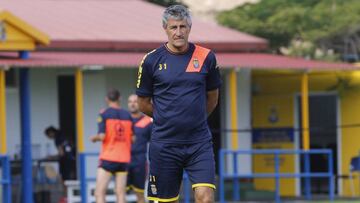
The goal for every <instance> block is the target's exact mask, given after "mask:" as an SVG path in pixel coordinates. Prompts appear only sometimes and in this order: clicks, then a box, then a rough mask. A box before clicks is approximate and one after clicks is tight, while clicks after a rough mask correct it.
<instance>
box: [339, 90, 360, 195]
mask: <svg viewBox="0 0 360 203" xmlns="http://www.w3.org/2000/svg"><path fill="white" fill-rule="evenodd" d="M341 109H342V112H341V118H342V119H341V120H342V125H352V124H360V91H359V90H354V91H348V92H346V93H345V94H344V95H343V96H342V99H341ZM341 134H342V143H341V148H342V152H343V153H342V156H341V159H342V165H341V168H342V171H343V174H348V171H349V163H350V160H351V158H352V157H354V156H357V155H359V151H360V127H352V128H350V127H349V128H343V129H342V130H341ZM358 180H359V179H357V178H356V179H354V187H355V188H354V191H355V195H360V193H359V190H360V188H359V181H358ZM350 183H351V182H350V181H349V179H344V180H343V190H344V196H351V195H352V194H351V189H350Z"/></svg>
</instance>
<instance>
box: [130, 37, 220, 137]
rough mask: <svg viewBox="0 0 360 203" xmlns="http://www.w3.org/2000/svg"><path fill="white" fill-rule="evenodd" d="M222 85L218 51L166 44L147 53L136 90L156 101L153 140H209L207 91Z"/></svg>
mask: <svg viewBox="0 0 360 203" xmlns="http://www.w3.org/2000/svg"><path fill="white" fill-rule="evenodd" d="M220 85H221V79H220V73H219V69H218V66H217V63H216V58H215V54H214V53H213V52H212V51H210V50H208V49H205V48H203V47H200V46H197V45H194V44H192V43H190V44H189V49H188V50H187V51H186V52H185V53H183V54H175V53H172V52H171V51H170V50H168V49H167V47H166V45H163V46H161V47H160V48H158V49H155V50H153V51H152V52H150V53H148V54H147V55H145V56H144V58H143V60H142V62H141V64H140V66H139V73H138V81H137V89H136V94H137V95H139V96H143V97H151V98H152V101H153V108H154V110H153V119H154V120H153V122H154V124H153V130H152V135H151V140H152V141H158V142H165V143H196V142H200V141H204V140H210V139H211V134H210V131H209V127H208V124H207V117H208V115H207V111H206V103H207V102H206V95H207V94H206V93H207V91H210V90H215V89H217V88H219V87H220Z"/></svg>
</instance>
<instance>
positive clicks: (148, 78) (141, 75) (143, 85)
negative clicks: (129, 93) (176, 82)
mask: <svg viewBox="0 0 360 203" xmlns="http://www.w3.org/2000/svg"><path fill="white" fill-rule="evenodd" d="M147 55H148V54H147ZM147 55H145V56H144V58H143V60H142V61H141V63H140V66H139V71H138V79H137V84H136V94H137V95H139V96H145V97H151V96H152V95H153V71H152V66H151V64H150V63H149V61H148V60H147Z"/></svg>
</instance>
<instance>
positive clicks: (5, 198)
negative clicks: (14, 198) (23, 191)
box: [0, 155, 11, 203]
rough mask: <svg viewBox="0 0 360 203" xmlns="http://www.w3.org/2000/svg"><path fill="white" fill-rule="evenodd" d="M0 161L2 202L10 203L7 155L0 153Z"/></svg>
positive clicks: (8, 161)
mask: <svg viewBox="0 0 360 203" xmlns="http://www.w3.org/2000/svg"><path fill="white" fill-rule="evenodd" d="M0 163H1V169H2V176H1V177H2V179H0V184H1V185H2V193H3V194H2V202H3V203H11V173H10V160H9V157H8V156H4V155H0Z"/></svg>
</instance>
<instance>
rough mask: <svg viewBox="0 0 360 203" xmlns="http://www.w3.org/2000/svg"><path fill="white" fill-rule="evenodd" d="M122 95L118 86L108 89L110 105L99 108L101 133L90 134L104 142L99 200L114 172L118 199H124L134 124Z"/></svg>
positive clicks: (121, 202)
mask: <svg viewBox="0 0 360 203" xmlns="http://www.w3.org/2000/svg"><path fill="white" fill-rule="evenodd" d="M119 99H120V93H119V91H118V90H115V89H113V90H110V91H109V92H108V93H107V97H106V102H107V104H108V108H107V109H105V110H102V111H101V112H100V115H99V118H98V134H97V135H95V136H92V137H91V141H92V142H97V141H101V142H102V147H101V152H100V157H99V159H100V160H99V168H98V171H97V177H96V189H95V197H96V202H97V203H105V202H106V201H105V196H106V190H107V187H108V184H109V181H110V180H111V177H112V175H114V176H115V177H116V178H115V192H116V197H117V203H125V195H126V179H127V171H128V165H129V162H130V159H131V139H132V138H131V137H132V134H133V130H132V129H133V124H132V118H131V115H130V113H129V112H127V111H125V110H123V109H121V108H120V102H119Z"/></svg>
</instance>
